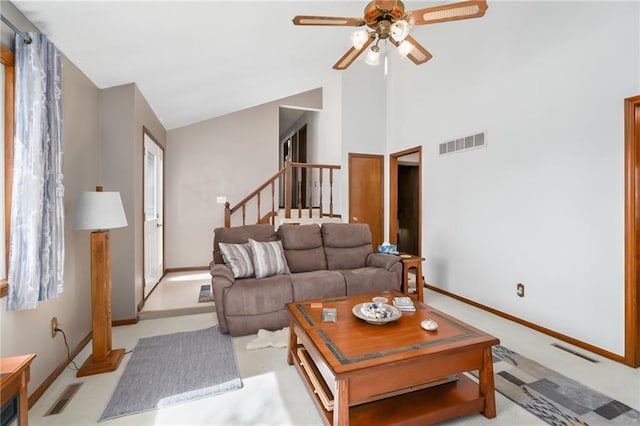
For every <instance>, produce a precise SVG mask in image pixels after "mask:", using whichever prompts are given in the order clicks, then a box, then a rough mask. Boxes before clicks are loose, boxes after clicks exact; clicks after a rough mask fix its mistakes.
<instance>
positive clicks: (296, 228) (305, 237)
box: [277, 224, 327, 273]
mask: <svg viewBox="0 0 640 426" xmlns="http://www.w3.org/2000/svg"><path fill="white" fill-rule="evenodd" d="M277 235H278V239H279V240H280V241H282V248H283V249H284V255H285V256H286V258H287V264H288V265H289V270H290V271H291V272H292V273H296V272H310V271H320V270H325V269H327V260H326V259H325V257H324V250H323V249H322V235H321V234H320V227H319V226H318V225H316V224H311V225H292V224H282V225H280V227H279V228H278V234H277Z"/></svg>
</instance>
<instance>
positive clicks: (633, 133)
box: [624, 96, 640, 367]
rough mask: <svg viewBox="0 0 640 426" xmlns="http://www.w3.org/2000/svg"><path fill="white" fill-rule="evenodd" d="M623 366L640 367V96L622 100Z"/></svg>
mask: <svg viewBox="0 0 640 426" xmlns="http://www.w3.org/2000/svg"><path fill="white" fill-rule="evenodd" d="M624 107H625V315H624V316H625V357H624V358H625V363H626V364H627V365H630V366H632V367H640V324H638V323H639V322H640V96H636V97H633V98H628V99H625V101H624Z"/></svg>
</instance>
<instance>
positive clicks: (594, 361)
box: [551, 343, 600, 364]
mask: <svg viewBox="0 0 640 426" xmlns="http://www.w3.org/2000/svg"><path fill="white" fill-rule="evenodd" d="M551 346H553V347H554V348H558V349H560V350H563V351H565V352H569V353H570V354H572V355H575V356H578V357H580V358H582V359H586V360H587V361H589V362H593V363H594V364H597V363H598V362H600V361H598V360H597V359H593V358H590V357H588V356H586V355H584V354H581V353H580V352H576V351H574V350H573V349H570V348H567V347H566V346H562V345H559V344H557V343H552V344H551Z"/></svg>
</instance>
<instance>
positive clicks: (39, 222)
mask: <svg viewBox="0 0 640 426" xmlns="http://www.w3.org/2000/svg"><path fill="white" fill-rule="evenodd" d="M28 34H29V36H30V37H31V39H32V42H31V43H30V44H25V43H24V41H23V40H22V38H21V37H20V36H17V35H16V38H15V46H16V52H15V72H16V76H15V84H16V93H15V101H16V107H15V117H16V123H15V139H14V145H15V146H14V159H13V161H14V163H13V192H12V205H11V241H10V246H9V247H10V249H9V273H8V280H9V288H8V297H7V309H8V310H23V309H33V308H35V307H36V306H37V304H38V301H41V300H48V299H51V298H54V297H56V296H57V295H58V294H59V293H61V292H62V288H63V272H64V271H63V270H64V206H63V197H64V184H63V174H62V170H63V169H62V166H63V146H62V61H61V57H60V52H59V51H58V50H57V49H56V47H55V46H54V45H53V43H50V42H49V41H48V40H47V38H46V36H44V35H43V34H38V33H31V32H30V33H28Z"/></svg>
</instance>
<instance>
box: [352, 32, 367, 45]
mask: <svg viewBox="0 0 640 426" xmlns="http://www.w3.org/2000/svg"><path fill="white" fill-rule="evenodd" d="M367 40H369V33H367V31H366V30H359V31H354V32H352V33H351V45H352V46H353V48H354V49H356V50H360V49H362V46H364V44H365V43H366V42H367Z"/></svg>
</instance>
